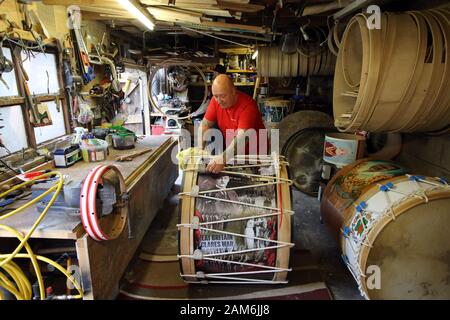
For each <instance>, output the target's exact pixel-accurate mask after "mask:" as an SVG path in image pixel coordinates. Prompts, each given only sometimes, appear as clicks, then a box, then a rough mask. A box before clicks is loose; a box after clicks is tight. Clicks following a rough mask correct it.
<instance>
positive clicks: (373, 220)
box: [321, 159, 450, 299]
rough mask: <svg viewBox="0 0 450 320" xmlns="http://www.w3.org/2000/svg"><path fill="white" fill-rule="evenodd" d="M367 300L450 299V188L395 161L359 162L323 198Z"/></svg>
mask: <svg viewBox="0 0 450 320" xmlns="http://www.w3.org/2000/svg"><path fill="white" fill-rule="evenodd" d="M321 214H322V217H323V219H324V221H325V223H326V224H327V225H328V227H330V229H331V230H332V231H333V232H334V234H335V236H336V237H337V238H338V240H339V242H340V245H341V249H342V258H343V261H344V262H345V264H346V265H347V267H348V269H349V270H350V272H351V274H352V275H353V277H354V278H355V280H356V282H357V284H358V288H359V290H360V292H361V294H362V296H364V297H365V298H366V299H450V284H449V282H448V279H449V278H450V256H449V252H450V235H449V233H448V229H447V227H446V226H448V225H449V224H450V186H449V185H448V183H447V181H446V180H445V179H443V178H433V177H425V176H419V175H410V174H408V170H406V169H405V168H403V167H402V166H400V165H398V164H396V163H393V162H388V161H375V160H365V159H364V160H360V161H357V162H356V163H354V164H351V165H349V166H347V167H344V168H343V169H342V170H340V171H339V172H338V173H337V174H336V176H335V177H334V178H333V179H332V180H331V181H330V183H329V184H328V186H327V188H326V190H325V192H324V196H323V199H322V203H321Z"/></svg>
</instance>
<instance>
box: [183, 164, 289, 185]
mask: <svg viewBox="0 0 450 320" xmlns="http://www.w3.org/2000/svg"><path fill="white" fill-rule="evenodd" d="M225 168H227V167H225ZM183 171H184V172H186V171H187V172H189V171H196V172H200V173H202V172H203V171H205V172H206V170H199V169H198V168H191V169H186V170H183ZM220 173H222V174H229V175H237V176H245V177H253V178H263V179H270V180H278V181H283V182H286V183H288V184H289V185H292V180H289V179H284V178H277V177H274V176H268V175H262V174H253V173H245V172H237V171H228V170H223V171H220Z"/></svg>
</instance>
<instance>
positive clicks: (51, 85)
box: [0, 45, 68, 156]
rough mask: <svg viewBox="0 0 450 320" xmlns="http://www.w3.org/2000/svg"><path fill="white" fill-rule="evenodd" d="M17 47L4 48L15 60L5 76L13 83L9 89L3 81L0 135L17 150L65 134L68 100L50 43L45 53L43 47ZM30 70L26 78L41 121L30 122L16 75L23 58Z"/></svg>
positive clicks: (8, 146) (6, 144) (0, 100)
mask: <svg viewBox="0 0 450 320" xmlns="http://www.w3.org/2000/svg"><path fill="white" fill-rule="evenodd" d="M16 49H17V48H16V47H14V45H13V47H12V48H10V47H8V48H6V47H5V48H3V54H4V55H5V57H6V58H7V59H9V60H11V61H12V63H13V65H14V69H15V70H14V71H12V72H8V73H4V74H3V78H4V79H5V81H6V82H7V84H8V86H9V87H10V88H9V89H7V88H6V87H5V85H4V84H2V83H0V119H3V121H0V126H3V128H1V129H0V133H1V139H2V141H3V143H4V144H5V146H6V147H7V148H8V149H9V150H10V151H11V152H16V151H19V150H20V149H22V148H27V147H36V146H37V145H38V144H40V143H43V142H46V141H49V140H52V139H55V138H58V137H61V136H63V135H65V134H66V132H67V131H66V127H65V124H66V123H67V121H68V120H67V117H68V114H67V111H66V110H67V109H66V108H67V104H66V101H65V95H64V94H62V93H63V92H62V90H61V89H62V88H63V84H62V83H60V78H59V77H58V63H57V62H58V59H57V58H58V53H57V52H56V51H55V50H54V49H53V48H52V47H51V45H48V46H47V48H46V49H45V50H46V51H45V54H44V53H43V52H41V51H29V52H27V51H26V50H23V49H22V50H21V51H20V55H15V54H14V59H13V58H12V55H13V52H16V51H15V50H16ZM19 59H21V61H22V64H23V68H24V70H25V72H26V73H27V75H28V77H29V80H28V82H27V84H28V87H29V90H30V93H31V95H32V99H33V105H34V106H35V107H36V108H37V111H38V112H39V114H38V120H39V121H38V122H37V123H33V124H31V123H29V122H28V120H29V119H28V118H27V117H28V114H29V110H28V104H27V103H26V95H25V92H24V88H23V85H22V84H21V82H22V81H23V79H22V77H18V78H16V72H17V70H19V69H20V60H19ZM6 154H7V153H6V150H2V148H0V156H4V155H6Z"/></svg>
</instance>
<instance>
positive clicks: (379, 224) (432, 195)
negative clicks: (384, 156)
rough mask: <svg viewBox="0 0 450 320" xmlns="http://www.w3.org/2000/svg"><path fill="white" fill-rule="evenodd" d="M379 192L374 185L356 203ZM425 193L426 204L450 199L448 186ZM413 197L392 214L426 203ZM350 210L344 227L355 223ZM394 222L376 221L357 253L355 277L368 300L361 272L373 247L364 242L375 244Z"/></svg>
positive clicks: (397, 179) (343, 240) (388, 219)
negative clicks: (379, 236) (386, 228)
mask: <svg viewBox="0 0 450 320" xmlns="http://www.w3.org/2000/svg"><path fill="white" fill-rule="evenodd" d="M407 179H408V178H407V177H405V176H398V177H394V178H391V179H388V180H384V181H389V182H393V183H394V182H407V181H408V180H407ZM378 192H379V190H378V188H377V186H376V185H372V187H371V188H370V189H368V190H367V192H365V193H363V195H362V196H361V197H359V198H358V199H357V200H356V201H355V202H356V203H360V202H361V201H364V200H363V198H364V199H366V200H365V201H367V200H368V199H370V198H372V197H373V196H374V195H375V194H376V193H378ZM423 192H424V194H425V195H426V197H427V199H428V201H426V202H429V201H434V200H440V199H446V198H450V189H448V186H446V185H442V187H440V186H439V187H437V186H436V187H430V188H429V189H424V190H423ZM411 195H412V193H411V194H410V196H405V198H402V199H401V200H399V201H398V202H397V203H393V204H392V207H391V212H392V213H393V215H394V217H398V216H400V215H401V214H403V213H406V212H408V211H409V210H410V209H412V208H414V207H417V206H418V205H420V204H423V203H424V200H423V199H419V198H417V197H412V196H411ZM348 210H351V211H350V212H351V213H352V215H351V216H347V218H346V219H345V220H344V224H343V225H344V226H345V225H349V224H350V223H351V222H352V221H353V218H354V216H355V214H354V210H355V209H354V208H350V209H347V210H346V215H347V214H348V213H349V211H348ZM393 221H394V219H393V217H392V216H385V215H384V216H381V217H380V218H378V219H377V220H376V221H374V223H373V225H372V227H371V229H370V230H369V232H368V233H367V234H366V235H365V237H364V240H363V241H362V244H361V246H360V249H359V251H358V252H357V253H355V257H356V262H357V264H358V265H357V266H356V267H358V269H359V271H357V273H358V274H356V275H354V277H355V280H356V281H357V283H358V287H359V289H360V290H361V293H362V294H363V295H364V297H366V298H367V299H370V296H369V291H368V289H367V285H366V282H365V281H364V279H365V276H364V275H363V274H362V273H361V271H360V270H366V267H367V259H368V257H369V254H370V250H371V247H370V246H368V245H364V244H363V242H368V243H369V244H373V243H374V242H375V241H376V239H377V237H378V235H379V234H380V233H381V231H382V230H383V229H384V228H385V227H386V226H387V225H388V224H389V223H391V222H393ZM346 241H347V239H346V238H345V237H341V247H342V249H343V250H342V251H343V252H344V254H345V252H346V250H345V249H346ZM348 267H349V266H348Z"/></svg>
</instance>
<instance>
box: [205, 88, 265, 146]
mask: <svg viewBox="0 0 450 320" xmlns="http://www.w3.org/2000/svg"><path fill="white" fill-rule="evenodd" d="M205 119H206V120H208V121H210V122H214V123H217V126H218V127H219V130H220V131H221V132H222V135H223V137H224V142H225V144H226V147H228V145H229V144H230V143H231V141H232V140H233V138H234V137H235V136H236V134H237V130H238V129H243V130H247V129H255V130H256V134H257V137H258V151H259V150H260V146H259V144H260V141H262V140H260V136H259V134H260V133H259V130H260V129H265V126H264V123H263V121H262V117H261V113H260V112H259V109H258V105H257V104H256V102H255V100H253V99H252V98H251V97H250V96H249V95H247V94H245V93H243V92H240V91H237V102H236V104H235V105H234V106H232V107H230V108H226V109H223V108H222V107H221V106H220V105H219V104H218V103H217V101H216V98H214V97H213V98H212V99H211V102H210V103H209V106H208V109H207V110H206V114H205ZM227 129H232V130H233V132H227ZM265 136H267V134H265ZM264 140H266V141H267V138H266V139H264ZM250 149H251V147H250ZM264 149H265V148H262V151H263V153H267V151H265V152H264ZM267 150H268V147H267ZM248 152H249V146H248V144H246V153H248Z"/></svg>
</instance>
